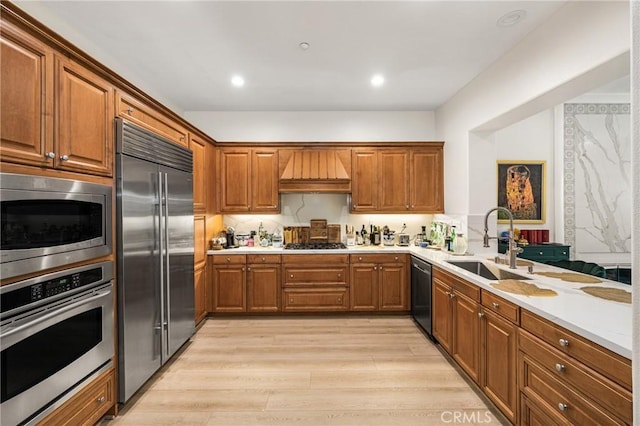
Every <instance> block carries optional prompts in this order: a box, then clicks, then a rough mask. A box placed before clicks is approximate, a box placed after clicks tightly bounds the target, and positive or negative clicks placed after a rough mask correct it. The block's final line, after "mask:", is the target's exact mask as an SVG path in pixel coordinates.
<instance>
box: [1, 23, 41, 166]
mask: <svg viewBox="0 0 640 426" xmlns="http://www.w3.org/2000/svg"><path fill="white" fill-rule="evenodd" d="M0 87H2V90H1V91H0V135H2V136H1V143H0V159H1V160H2V161H13V162H17V163H23V164H31V165H35V166H48V167H52V166H53V160H52V159H50V158H47V157H46V154H47V153H49V152H53V138H52V133H51V111H52V110H53V104H52V102H53V91H52V89H53V53H52V51H51V49H50V48H49V47H48V46H46V45H45V44H44V43H41V42H40V41H38V40H36V39H35V38H33V37H31V36H30V35H28V34H26V33H24V32H22V31H20V30H19V29H17V28H15V27H13V26H12V25H11V24H9V23H7V22H5V21H3V22H2V26H1V27H0Z"/></svg>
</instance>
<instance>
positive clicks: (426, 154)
mask: <svg viewBox="0 0 640 426" xmlns="http://www.w3.org/2000/svg"><path fill="white" fill-rule="evenodd" d="M443 161H444V159H443V156H442V147H437V148H435V147H434V148H423V149H415V150H413V151H412V153H411V172H410V174H409V179H410V184H409V187H410V194H411V197H410V199H411V210H413V211H418V212H425V213H443V212H444V166H443Z"/></svg>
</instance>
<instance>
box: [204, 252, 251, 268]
mask: <svg viewBox="0 0 640 426" xmlns="http://www.w3.org/2000/svg"><path fill="white" fill-rule="evenodd" d="M211 257H213V264H214V265H238V264H241V263H246V262H247V256H245V255H244V254H230V255H227V256H225V255H224V254H217V255H213V256H211Z"/></svg>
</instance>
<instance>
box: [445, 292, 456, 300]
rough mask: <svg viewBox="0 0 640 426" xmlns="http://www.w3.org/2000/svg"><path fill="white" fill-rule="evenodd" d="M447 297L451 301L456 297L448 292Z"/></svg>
mask: <svg viewBox="0 0 640 426" xmlns="http://www.w3.org/2000/svg"><path fill="white" fill-rule="evenodd" d="M447 296H449V299H453V298H454V297H456V295H455V294H453V293H451V292H450V291H448V292H447Z"/></svg>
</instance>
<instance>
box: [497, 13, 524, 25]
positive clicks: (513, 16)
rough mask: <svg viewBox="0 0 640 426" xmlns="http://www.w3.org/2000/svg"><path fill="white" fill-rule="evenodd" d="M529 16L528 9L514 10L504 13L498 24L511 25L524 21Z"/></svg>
mask: <svg viewBox="0 0 640 426" xmlns="http://www.w3.org/2000/svg"><path fill="white" fill-rule="evenodd" d="M526 16H527V11H526V10H522V9H520V10H513V11H511V12H509V13H506V14H504V15H502V16H501V17H500V18H499V19H498V20H497V21H496V25H497V26H498V27H501V28H505V27H511V26H513V25H515V24H517V23H519V22H520V21H522V20H523V19H524V18H525V17H526Z"/></svg>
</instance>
